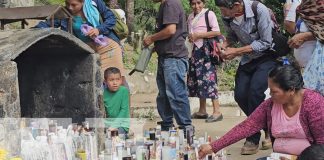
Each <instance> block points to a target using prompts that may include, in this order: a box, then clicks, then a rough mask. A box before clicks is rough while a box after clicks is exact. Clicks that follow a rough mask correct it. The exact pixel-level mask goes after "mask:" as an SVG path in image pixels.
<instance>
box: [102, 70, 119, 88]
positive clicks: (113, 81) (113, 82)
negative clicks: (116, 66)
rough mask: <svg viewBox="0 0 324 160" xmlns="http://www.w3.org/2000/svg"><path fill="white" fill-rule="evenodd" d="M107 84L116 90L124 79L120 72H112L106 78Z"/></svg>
mask: <svg viewBox="0 0 324 160" xmlns="http://www.w3.org/2000/svg"><path fill="white" fill-rule="evenodd" d="M105 81H106V84H107V86H108V89H109V90H110V91H112V92H115V91H117V90H118V89H119V86H120V85H121V83H122V79H121V76H120V74H119V73H117V74H114V73H111V74H109V75H108V77H107V78H106V80H105Z"/></svg>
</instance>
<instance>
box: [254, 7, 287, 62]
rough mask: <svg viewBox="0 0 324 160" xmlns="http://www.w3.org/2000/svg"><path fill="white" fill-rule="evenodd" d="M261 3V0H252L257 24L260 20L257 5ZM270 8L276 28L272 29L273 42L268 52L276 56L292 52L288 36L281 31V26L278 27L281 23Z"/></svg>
mask: <svg viewBox="0 0 324 160" xmlns="http://www.w3.org/2000/svg"><path fill="white" fill-rule="evenodd" d="M259 3H260V2H259V1H253V2H252V11H253V14H254V18H255V20H256V25H257V24H258V22H259V20H258V13H257V5H258V4H259ZM268 9H269V13H270V16H271V20H272V22H273V23H274V27H275V28H274V29H273V30H272V44H271V47H270V49H268V51H267V52H270V53H271V54H273V55H274V57H275V58H278V57H282V56H286V55H288V54H289V52H290V48H289V45H288V43H287V42H288V38H287V37H286V36H284V35H283V34H281V33H280V29H279V28H276V26H277V27H279V25H278V23H277V20H276V19H275V16H274V14H273V12H272V10H271V9H270V8H268ZM272 17H274V18H272ZM276 24H277V25H276Z"/></svg>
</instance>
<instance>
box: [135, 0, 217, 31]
mask: <svg viewBox="0 0 324 160" xmlns="http://www.w3.org/2000/svg"><path fill="white" fill-rule="evenodd" d="M181 2H182V6H183V9H184V10H185V12H186V16H187V17H188V15H189V14H190V13H191V12H192V10H191V6H190V4H189V0H181ZM205 5H206V8H209V9H210V10H212V11H214V12H215V13H216V16H217V19H218V23H219V25H220V27H221V30H222V31H223V24H222V20H221V14H220V10H219V8H217V7H216V6H215V3H214V0H206V4H205ZM159 6H160V3H154V2H153V1H152V0H136V2H135V13H136V14H135V31H137V30H145V31H147V32H149V33H152V32H154V29H155V17H156V15H157V13H158V10H159Z"/></svg>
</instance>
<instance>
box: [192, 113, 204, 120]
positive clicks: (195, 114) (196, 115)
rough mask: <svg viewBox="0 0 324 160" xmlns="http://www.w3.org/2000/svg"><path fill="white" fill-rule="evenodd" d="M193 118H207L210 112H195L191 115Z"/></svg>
mask: <svg viewBox="0 0 324 160" xmlns="http://www.w3.org/2000/svg"><path fill="white" fill-rule="evenodd" d="M191 118H192V119H206V118H208V114H207V113H206V114H201V113H199V112H195V113H194V114H192V115H191Z"/></svg>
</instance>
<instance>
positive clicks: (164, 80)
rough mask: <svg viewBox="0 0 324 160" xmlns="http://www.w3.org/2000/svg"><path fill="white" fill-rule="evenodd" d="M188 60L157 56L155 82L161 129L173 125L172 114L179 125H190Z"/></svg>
mask: <svg viewBox="0 0 324 160" xmlns="http://www.w3.org/2000/svg"><path fill="white" fill-rule="evenodd" d="M187 71H188V60H187V59H185V58H164V57H159V58H158V70H157V76H156V83H157V86H158V89H159V94H158V96H157V98H156V103H157V109H158V112H159V114H160V116H161V118H162V123H161V126H162V129H168V128H169V127H172V126H173V119H172V118H173V116H174V118H175V120H176V122H177V124H178V125H179V126H180V127H184V126H187V125H191V117H190V115H191V114H190V106H189V99H188V92H187V85H186V79H185V77H186V75H187Z"/></svg>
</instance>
